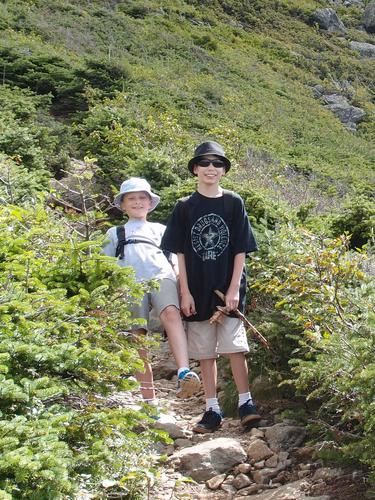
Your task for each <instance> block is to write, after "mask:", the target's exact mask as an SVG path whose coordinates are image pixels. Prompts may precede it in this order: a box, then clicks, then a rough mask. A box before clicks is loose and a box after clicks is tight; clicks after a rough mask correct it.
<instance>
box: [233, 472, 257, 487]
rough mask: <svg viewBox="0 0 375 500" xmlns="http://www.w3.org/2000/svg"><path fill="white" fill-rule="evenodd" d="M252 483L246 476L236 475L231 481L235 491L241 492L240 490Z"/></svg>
mask: <svg viewBox="0 0 375 500" xmlns="http://www.w3.org/2000/svg"><path fill="white" fill-rule="evenodd" d="M251 483H252V480H251V479H250V478H249V476H247V475H246V474H238V476H236V477H235V478H234V479H233V481H232V485H233V486H234V487H235V488H236V489H237V490H241V489H242V488H246V486H249V485H250V484H251Z"/></svg>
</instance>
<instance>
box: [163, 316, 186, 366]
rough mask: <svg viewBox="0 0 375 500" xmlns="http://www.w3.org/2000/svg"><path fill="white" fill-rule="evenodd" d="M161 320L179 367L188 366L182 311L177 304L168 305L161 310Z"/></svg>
mask: <svg viewBox="0 0 375 500" xmlns="http://www.w3.org/2000/svg"><path fill="white" fill-rule="evenodd" d="M160 321H161V323H162V325H163V327H164V329H165V331H166V332H167V336H168V343H169V347H170V348H171V351H172V354H173V357H174V359H175V361H176V365H177V368H181V367H183V366H186V367H188V366H189V358H188V347H187V340H186V333H185V330H184V327H183V324H182V321H181V316H180V311H179V310H178V309H177V308H176V307H175V306H168V307H166V308H165V309H163V311H162V312H161V314H160Z"/></svg>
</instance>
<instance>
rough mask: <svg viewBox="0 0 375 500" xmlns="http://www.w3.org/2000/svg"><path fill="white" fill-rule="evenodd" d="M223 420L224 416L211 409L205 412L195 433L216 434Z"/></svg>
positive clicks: (195, 428)
mask: <svg viewBox="0 0 375 500" xmlns="http://www.w3.org/2000/svg"><path fill="white" fill-rule="evenodd" d="M222 420H223V415H222V414H221V413H217V412H216V411H213V410H212V409H211V408H210V409H209V410H207V411H205V412H204V414H203V417H202V419H201V420H200V421H199V422H198V423H197V424H196V425H195V427H193V431H194V432H198V433H199V434H206V433H208V432H215V431H217V430H218V429H219V427H220V426H221V423H222Z"/></svg>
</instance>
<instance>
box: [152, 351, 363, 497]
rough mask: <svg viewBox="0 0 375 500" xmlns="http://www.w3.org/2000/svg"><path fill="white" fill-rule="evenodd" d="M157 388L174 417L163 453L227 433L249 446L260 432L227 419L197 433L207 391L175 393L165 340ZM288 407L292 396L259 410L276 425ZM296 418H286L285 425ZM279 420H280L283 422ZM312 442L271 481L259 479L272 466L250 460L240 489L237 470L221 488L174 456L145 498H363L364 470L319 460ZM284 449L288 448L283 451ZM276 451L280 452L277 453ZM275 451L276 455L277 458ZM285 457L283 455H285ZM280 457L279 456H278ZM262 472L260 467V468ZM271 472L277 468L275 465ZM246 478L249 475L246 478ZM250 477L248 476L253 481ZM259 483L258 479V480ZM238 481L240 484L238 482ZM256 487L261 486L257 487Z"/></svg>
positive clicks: (268, 423) (264, 424)
mask: <svg viewBox="0 0 375 500" xmlns="http://www.w3.org/2000/svg"><path fill="white" fill-rule="evenodd" d="M153 367H154V375H155V388H156V391H157V396H158V399H159V401H160V405H161V408H162V412H163V414H165V415H166V416H167V420H168V419H170V420H172V421H173V429H174V430H173V433H175V434H176V435H173V436H172V438H173V439H174V441H173V444H170V445H166V446H163V447H162V448H161V449H160V454H164V455H167V456H168V457H172V456H173V455H174V454H175V453H176V452H177V451H178V450H181V449H184V448H186V447H191V446H194V445H196V444H198V443H201V442H204V441H207V440H215V439H216V438H220V437H225V438H232V439H235V440H236V441H238V443H240V445H241V446H242V448H243V449H244V450H248V447H249V443H250V442H251V440H252V439H255V436H252V435H251V433H249V432H244V431H243V429H242V428H241V426H240V423H239V420H238V419H236V418H225V419H224V421H223V425H222V427H221V428H220V429H219V430H218V431H216V432H215V433H213V434H203V435H202V434H194V433H193V432H192V427H193V424H194V423H195V422H196V421H197V420H199V418H200V416H201V415H202V413H203V411H204V407H205V400H204V395H203V392H201V393H199V394H198V395H196V396H193V397H191V398H189V399H187V400H180V399H177V398H176V397H175V389H176V376H175V373H176V371H175V366H174V363H173V361H172V360H171V358H170V355H169V351H168V347H167V344H166V343H165V342H163V343H162V344H161V347H160V350H159V351H158V353H157V354H156V355H155V359H154V361H153ZM287 406H288V402H287V401H274V402H272V404H270V403H269V402H268V403H263V404H262V403H260V404H259V402H258V410H259V411H260V414H261V415H262V417H263V420H262V421H261V423H260V430H261V429H268V428H269V427H272V426H274V425H275V423H276V421H275V419H276V420H277V415H278V414H279V413H280V411H282V410H283V409H285V407H287ZM288 423H289V424H293V422H285V425H288ZM279 425H280V424H279ZM314 451H315V450H314V448H313V447H308V446H305V445H303V444H301V446H300V447H299V448H298V449H293V450H290V452H289V453H286V455H288V460H287V461H286V462H285V464H286V466H285V467H284V468H282V470H281V471H280V472H279V473H277V474H274V476H273V477H274V478H273V479H271V480H268V479H267V480H266V481H264V480H263V481H262V480H258V479H256V481H255V480H254V478H256V476H257V474H258V475H259V474H260V475H261V474H262V473H263V472H264V473H266V472H267V471H270V470H271V469H269V468H267V467H270V466H269V465H267V461H264V460H263V461H262V460H260V461H258V462H257V461H256V460H251V459H250V458H249V459H248V460H247V462H248V463H247V464H246V465H245V467H246V466H247V467H248V468H249V471H248V473H247V476H248V477H249V478H250V481H251V485H250V486H247V488H246V487H242V488H235V487H234V486H233V485H234V484H237V483H236V481H235V482H233V479H234V478H235V477H236V474H239V472H238V470H236V469H234V470H233V468H232V470H229V471H227V474H226V478H225V481H224V483H223V484H219V486H218V487H217V488H216V489H212V488H210V487H208V486H207V484H206V483H207V482H195V481H191V480H189V478H188V477H187V476H188V474H186V473H185V474H186V475H184V474H183V473H182V472H181V471H179V470H178V467H176V464H175V463H174V462H173V460H170V461H167V462H166V464H165V465H161V466H160V478H159V480H158V481H157V483H156V484H155V485H154V486H153V487H152V488H151V490H150V491H149V493H148V495H146V496H145V498H148V499H150V500H180V499H192V500H202V499H211V500H213V499H217V500H221V499H232V498H233V499H248V500H302V499H306V500H307V499H308V498H310V499H311V500H313V499H315V500H362V499H363V500H364V499H365V498H367V497H365V495H366V488H365V483H364V478H363V474H362V472H361V471H356V470H354V469H352V468H347V469H345V470H343V469H340V468H338V466H335V465H334V464H330V467H327V466H326V465H325V464H323V463H322V462H321V461H320V460H318V459H315V458H313V452H314ZM284 454H285V453H284ZM275 456H277V454H275ZM275 456H274V458H275ZM280 456H281V454H280ZM280 456H279V457H278V459H279V464H280ZM276 461H277V460H276ZM250 469H251V470H250ZM257 471H258V472H257ZM271 472H272V470H271ZM245 479H246V478H245ZM248 481H249V480H248ZM258 483H259V484H258ZM237 486H238V485H237ZM257 486H258V487H259V488H258V490H257Z"/></svg>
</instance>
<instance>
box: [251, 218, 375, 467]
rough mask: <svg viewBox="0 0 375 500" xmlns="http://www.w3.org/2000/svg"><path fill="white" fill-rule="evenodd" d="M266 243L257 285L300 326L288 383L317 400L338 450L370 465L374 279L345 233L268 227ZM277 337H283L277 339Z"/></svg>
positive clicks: (374, 464)
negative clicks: (322, 234)
mask: <svg viewBox="0 0 375 500" xmlns="http://www.w3.org/2000/svg"><path fill="white" fill-rule="evenodd" d="M265 235H266V236H267V238H268V245H269V246H268V248H266V250H265V253H264V255H263V256H262V257H263V264H262V259H261V258H259V257H258V258H255V259H254V260H253V270H254V271H255V273H256V281H255V282H254V283H253V287H254V288H255V289H259V290H261V291H262V292H264V293H267V294H269V295H271V297H273V298H274V299H277V302H276V308H278V309H279V310H281V311H282V313H283V315H284V317H285V318H287V320H288V321H289V322H290V323H291V324H292V325H295V326H297V327H298V328H299V329H300V331H301V334H300V341H299V344H300V345H299V347H298V348H296V349H295V350H294V351H293V352H292V353H290V356H291V357H292V359H291V361H290V364H291V367H292V372H293V373H294V375H295V378H294V379H291V380H290V382H291V383H293V384H294V385H295V386H296V387H297V389H298V390H299V391H301V392H303V393H304V394H305V395H306V396H307V397H308V399H313V400H318V401H319V403H320V410H319V414H320V418H321V419H322V425H321V426H322V428H324V424H323V422H325V425H326V426H327V429H329V431H330V432H331V433H332V430H335V432H333V435H335V436H336V438H338V441H339V443H340V446H341V447H342V450H343V453H345V454H347V455H348V456H351V457H355V458H357V459H359V460H360V461H362V462H363V463H365V464H367V465H368V466H369V467H370V468H372V469H375V462H374V456H375V455H374V453H373V452H374V446H375V441H374V436H375V433H374V428H375V427H374V426H375V420H374V416H373V409H374V396H375V392H374V390H375V389H374V384H373V376H374V370H375V364H374V359H375V356H374V354H375V336H374V333H375V329H374V296H375V295H374V280H373V277H372V276H370V275H367V274H366V272H365V270H366V266H367V261H368V256H367V255H366V253H365V252H362V253H359V252H351V251H349V250H348V248H349V239H348V238H347V237H345V236H341V237H338V238H336V239H330V240H329V239H326V238H323V237H319V236H316V235H314V234H312V233H310V232H308V231H306V230H303V229H298V228H296V227H292V226H290V227H288V226H285V227H283V228H281V229H280V230H279V231H278V232H277V233H275V234H271V233H269V232H266V233H265ZM279 342H283V339H282V338H280V339H279Z"/></svg>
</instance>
